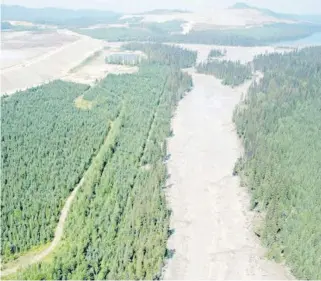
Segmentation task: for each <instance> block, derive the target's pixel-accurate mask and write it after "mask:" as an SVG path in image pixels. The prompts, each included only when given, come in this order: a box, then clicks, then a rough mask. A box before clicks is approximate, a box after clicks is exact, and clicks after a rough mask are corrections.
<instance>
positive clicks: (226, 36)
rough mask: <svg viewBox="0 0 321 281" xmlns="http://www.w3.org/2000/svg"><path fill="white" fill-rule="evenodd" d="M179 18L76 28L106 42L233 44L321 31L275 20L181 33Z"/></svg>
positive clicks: (269, 41)
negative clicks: (256, 24) (257, 24)
mask: <svg viewBox="0 0 321 281" xmlns="http://www.w3.org/2000/svg"><path fill="white" fill-rule="evenodd" d="M180 24H181V23H179V22H178V21H172V22H165V23H155V24H154V23H153V24H151V23H148V24H147V23H144V24H143V25H142V23H137V22H136V23H132V24H129V27H112V28H100V29H76V30H75V32H78V33H82V34H85V35H88V36H91V37H93V38H97V39H102V40H107V41H122V42H123V41H144V42H146V41H148V42H159V43H162V42H173V43H194V44H210V45H230V46H264V45H267V44H273V43H277V42H283V41H291V40H297V39H301V38H305V37H308V36H310V35H312V34H314V33H316V32H321V26H320V25H315V24H305V23H298V24H285V23H274V24H267V25H263V26H259V27H251V28H234V29H210V30H191V31H190V32H189V33H187V34H180V33H179V32H178V31H179V28H181V27H180Z"/></svg>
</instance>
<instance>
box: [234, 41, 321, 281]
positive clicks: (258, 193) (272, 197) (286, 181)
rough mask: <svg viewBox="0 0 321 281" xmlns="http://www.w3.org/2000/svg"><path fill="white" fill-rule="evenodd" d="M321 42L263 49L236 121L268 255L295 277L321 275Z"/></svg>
mask: <svg viewBox="0 0 321 281" xmlns="http://www.w3.org/2000/svg"><path fill="white" fill-rule="evenodd" d="M320 53H321V47H314V48H307V49H303V50H301V51H297V52H294V53H289V54H285V55H281V54H272V55H262V56H258V57H257V58H256V60H255V62H254V65H255V68H256V70H259V71H262V72H264V78H263V80H262V81H261V82H260V83H259V84H255V85H254V86H253V87H252V88H251V89H250V91H249V93H248V96H247V98H246V99H245V101H244V102H242V103H241V104H240V105H239V106H238V107H237V109H236V111H235V116H234V120H235V122H236V125H237V131H238V134H239V136H240V137H241V138H242V140H243V143H244V146H245V153H244V156H243V158H242V159H240V161H239V162H238V165H237V166H236V168H235V173H239V174H240V175H241V177H242V181H243V183H244V184H246V185H247V186H248V187H249V189H250V190H251V192H252V195H253V196H252V208H253V209H255V210H257V211H258V212H262V213H263V214H265V216H264V217H265V223H264V225H263V226H262V229H261V230H260V235H261V237H262V238H263V241H264V243H265V244H266V245H267V246H268V247H269V248H270V253H269V256H270V257H273V258H275V259H276V260H281V259H282V258H285V260H286V262H287V263H288V265H289V266H290V267H291V269H292V271H293V273H294V274H295V276H296V277H297V278H298V279H308V280H313V279H315V280H317V279H321V268H320V264H321V243H320V239H321V224H320V221H321V208H320V200H321V189H320V187H321V177H320V171H321V162H320V159H321V142H320V140H321V127H320V124H321V114H320V109H321V92H320V89H321V57H320Z"/></svg>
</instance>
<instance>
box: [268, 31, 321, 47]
mask: <svg viewBox="0 0 321 281" xmlns="http://www.w3.org/2000/svg"><path fill="white" fill-rule="evenodd" d="M313 45H321V32H317V33H314V34H312V35H310V36H308V37H305V38H302V39H299V40H293V41H282V42H279V43H276V44H274V46H290V47H306V46H313Z"/></svg>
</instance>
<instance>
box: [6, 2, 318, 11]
mask: <svg viewBox="0 0 321 281" xmlns="http://www.w3.org/2000/svg"><path fill="white" fill-rule="evenodd" d="M235 2H246V3H248V4H250V5H255V6H258V7H262V8H269V9H272V10H275V11H278V12H288V13H299V14H302V13H313V14H321V0H247V1H237V0H234V1H233V0H219V1H218V0H3V1H2V3H4V4H17V5H22V6H27V7H45V6H46V7H48V6H51V7H65V8H74V9H80V8H95V9H97V8H98V9H106V10H113V11H120V12H128V13H131V12H140V11H146V10H151V9H162V8H168V9H174V8H179V9H187V10H195V11H202V10H208V9H215V8H225V7H228V6H230V5H233V4H234V3H235Z"/></svg>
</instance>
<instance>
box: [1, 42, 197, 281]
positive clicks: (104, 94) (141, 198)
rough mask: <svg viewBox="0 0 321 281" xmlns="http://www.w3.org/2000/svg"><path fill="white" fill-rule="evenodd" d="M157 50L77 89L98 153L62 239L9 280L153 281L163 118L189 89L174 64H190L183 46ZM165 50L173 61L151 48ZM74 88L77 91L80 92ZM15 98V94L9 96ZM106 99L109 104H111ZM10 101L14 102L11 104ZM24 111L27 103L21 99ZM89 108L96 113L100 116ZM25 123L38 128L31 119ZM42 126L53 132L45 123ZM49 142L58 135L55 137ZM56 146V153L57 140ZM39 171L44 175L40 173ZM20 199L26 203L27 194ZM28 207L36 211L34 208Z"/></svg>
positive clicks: (160, 217) (159, 241)
mask: <svg viewBox="0 0 321 281" xmlns="http://www.w3.org/2000/svg"><path fill="white" fill-rule="evenodd" d="M163 47H164V51H163V52H161V50H160V48H161V46H159V45H150V46H149V48H150V61H149V62H148V61H146V62H144V63H143V64H141V65H140V71H139V72H138V73H136V74H132V75H129V74H126V75H108V76H107V77H106V78H105V79H104V80H102V81H100V82H99V83H98V84H97V85H96V86H95V87H93V88H91V89H89V90H88V91H85V92H84V94H83V99H84V100H86V101H88V102H92V107H91V109H90V110H83V109H82V110H77V109H74V110H75V112H80V113H77V114H87V118H88V119H89V120H91V119H95V120H96V122H95V125H96V126H98V127H99V128H100V129H101V131H102V133H101V134H100V137H101V139H100V149H99V152H97V156H96V157H95V158H94V161H93V163H92V164H91V165H90V166H89V169H88V170H87V172H86V176H85V178H84V184H83V186H82V188H81V189H80V190H79V192H78V193H77V196H76V198H75V201H74V203H73V206H72V208H71V211H70V213H69V215H68V218H67V222H66V226H65V233H64V238H63V241H62V242H61V244H60V245H59V247H58V249H57V250H56V252H55V253H54V254H52V256H51V257H50V258H49V259H47V260H46V261H43V262H41V263H39V264H36V265H33V266H31V267H30V268H28V269H26V270H25V271H24V272H21V273H18V274H17V275H16V276H14V278H16V279H36V280H40V279H56V280H61V279H78V280H89V279H90V280H92V279H100V280H102V279H155V278H159V274H160V272H161V268H162V265H163V260H164V258H165V254H166V243H167V238H168V235H169V234H168V233H169V232H168V224H169V222H168V219H169V210H167V208H166V205H165V194H164V192H163V188H164V186H165V180H166V167H165V164H164V159H165V156H166V137H168V136H169V135H170V119H171V116H172V113H173V110H174V109H175V106H176V104H177V102H178V101H179V99H180V98H181V97H182V96H183V95H184V93H185V92H186V91H188V90H189V89H190V88H191V86H192V80H191V78H190V77H189V76H188V75H187V74H184V73H182V72H181V71H180V69H179V68H178V65H179V64H182V65H189V66H191V64H193V63H195V61H192V60H190V57H191V56H193V55H194V53H191V55H190V56H187V51H185V50H181V51H180V49H179V48H176V47H169V46H163ZM153 48H155V52H154V53H153V51H152V49H153ZM166 52H169V54H168V57H172V58H173V59H174V62H173V64H171V63H170V61H169V60H167V61H166V64H162V63H159V62H158V61H157V60H156V59H154V56H157V55H158V54H159V53H164V54H165V53H166ZM172 53H175V54H177V56H178V57H186V58H187V60H188V63H183V62H182V61H181V59H178V58H177V57H174V56H171V55H170V54H172ZM177 59H178V61H177ZM178 62H179V63H178ZM55 83H63V82H55ZM66 85H71V84H66ZM72 86H73V87H72V88H75V87H80V86H77V85H74V84H73V85H72ZM47 87H49V88H50V87H51V85H49V86H48V85H47ZM37 89H38V90H39V91H40V89H41V92H42V93H43V91H44V90H46V88H45V86H43V87H40V88H37ZM60 92H62V91H60ZM79 92H83V89H80V90H79ZM50 94H52V95H53V99H54V100H55V101H56V102H57V103H59V104H60V103H61V104H63V105H64V106H65V107H67V108H69V106H70V104H73V101H74V97H75V96H76V95H74V96H73V97H70V100H68V101H69V103H67V102H66V100H63V99H62V98H57V97H56V96H55V93H49V94H48V93H46V94H43V95H42V96H43V97H48V96H50ZM24 95H25V96H26V98H25V99H26V100H28V99H30V96H32V93H31V94H30V93H29V97H28V93H24ZM65 96H70V95H68V94H67V95H66V94H65ZM12 97H14V96H12ZM21 97H23V96H22V94H21V96H17V99H18V98H21ZM10 99H11V98H9V99H8V102H9V101H10ZM38 99H39V98H37V99H33V104H32V110H33V111H35V108H39V107H40V104H41V105H43V103H44V102H43V101H41V103H40V104H38V103H37V100H38ZM108 101H113V104H110V103H109V102H108ZM12 103H13V105H14V104H15V103H16V101H12ZM13 105H12V106H13ZM24 106H26V101H25V103H24ZM27 108H31V106H28V103H27ZM41 112H42V113H43V115H47V114H48V113H47V111H45V110H43V111H41ZM53 112H54V113H51V111H50V113H51V114H52V115H53V116H52V118H53V119H54V118H55V119H56V118H57V116H56V115H58V114H61V112H60V111H59V110H56V111H54V110H53ZM97 112H99V113H101V112H104V114H105V118H103V116H100V115H99V114H98V113H97ZM16 114H19V115H20V113H16ZM21 114H22V113H21ZM5 116H6V115H5ZM96 116H98V117H99V118H97V117H96ZM111 116H112V117H111ZM94 117H95V118H94ZM26 119H27V120H28V118H26ZM74 119H76V120H78V117H77V116H73V115H68V117H65V120H64V121H65V122H63V125H61V126H66V127H68V128H69V129H71V128H72V127H74V123H73V120H74ZM79 119H81V118H79ZM39 120H41V117H39ZM66 121H68V122H66ZM26 122H27V121H26ZM77 122H78V121H77ZM80 122H81V121H80ZM83 122H85V121H83ZM28 124H29V126H31V127H33V126H35V127H37V128H39V126H38V124H39V122H34V123H31V122H29V123H28ZM7 126H9V124H8V125H7ZM75 127H77V126H75ZM14 128H16V127H13V128H12V130H14ZM108 128H110V129H109V130H108ZM50 129H51V130H53V126H50ZM39 130H42V127H40V128H39ZM79 131H81V132H82V133H85V134H87V131H88V134H90V133H92V130H90V129H86V130H84V129H83V128H81V129H80V130H79ZM107 131H108V134H106V133H107ZM106 135H107V137H106ZM78 138H81V136H75V137H73V136H69V139H70V140H71V141H73V142H74V141H78ZM55 139H56V140H59V138H58V137H56V138H55ZM81 139H83V138H81ZM48 140H50V137H47V136H46V138H42V141H44V142H45V143H46V142H48ZM19 148H20V150H21V151H24V149H23V148H22V146H18V147H17V150H18V151H19ZM59 149H60V151H61V150H64V144H63V143H62V144H61V145H60V147H59ZM41 156H42V155H41ZM69 156H70V155H69ZM61 160H63V159H61ZM80 160H81V156H79V157H78V159H76V161H75V162H77V163H76V164H77V167H78V165H79V161H80ZM47 166H49V165H47ZM66 169H69V167H67V168H66ZM66 169H65V170H66ZM64 172H65V171H64ZM43 176H44V178H45V179H46V177H45V176H46V174H44V175H43ZM47 179H50V178H47ZM47 185H48V184H47ZM47 185H44V186H47ZM39 190H42V191H43V192H42V197H44V196H45V195H46V192H47V191H46V188H39ZM38 196H40V195H38ZM40 197H41V196H40ZM65 198H66V196H65ZM2 202H6V201H4V200H2ZM28 202H32V199H30V201H28ZM23 203H24V204H26V203H27V202H23ZM19 204H20V201H19ZM8 205H10V204H9V203H8ZM30 205H31V206H33V205H32V204H30ZM36 210H37V211H38V212H41V214H42V213H43V209H41V208H36ZM40 210H41V211H40Z"/></svg>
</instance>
